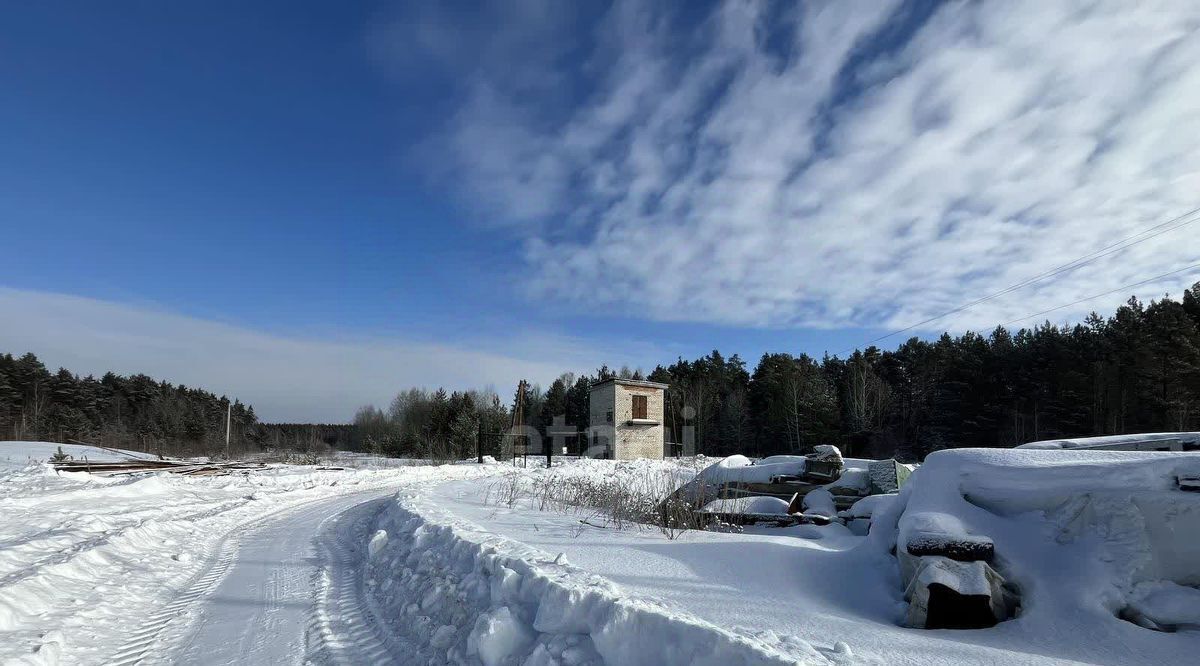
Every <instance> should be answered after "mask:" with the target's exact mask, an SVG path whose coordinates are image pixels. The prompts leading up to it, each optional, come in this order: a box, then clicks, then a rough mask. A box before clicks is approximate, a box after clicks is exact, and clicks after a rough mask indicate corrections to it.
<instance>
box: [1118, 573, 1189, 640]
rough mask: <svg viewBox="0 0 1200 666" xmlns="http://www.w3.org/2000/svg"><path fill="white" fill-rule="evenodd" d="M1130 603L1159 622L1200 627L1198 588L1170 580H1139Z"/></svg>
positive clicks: (1166, 624)
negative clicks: (1144, 581) (1150, 581)
mask: <svg viewBox="0 0 1200 666" xmlns="http://www.w3.org/2000/svg"><path fill="white" fill-rule="evenodd" d="M1129 605H1130V608H1131V610H1133V611H1134V612H1135V613H1137V614H1139V615H1141V616H1142V617H1144V618H1146V619H1148V620H1150V621H1151V622H1153V623H1155V624H1157V625H1159V626H1165V627H1187V628H1192V629H1200V589H1196V588H1194V587H1184V586H1182V585H1177V584H1175V583H1172V582H1170V581H1158V582H1152V583H1142V584H1140V585H1138V586H1137V588H1136V589H1135V590H1134V592H1133V595H1132V596H1131V599H1130V604H1129Z"/></svg>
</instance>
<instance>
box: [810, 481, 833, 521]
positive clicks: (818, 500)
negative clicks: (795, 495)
mask: <svg viewBox="0 0 1200 666" xmlns="http://www.w3.org/2000/svg"><path fill="white" fill-rule="evenodd" d="M803 504H804V513H805V515H810V514H811V515H816V516H822V517H824V518H832V517H834V516H836V515H837V508H836V507H834V505H833V493H831V492H829V491H828V490H825V489H824V488H817V489H816V490H814V491H812V492H810V493H808V494H807V495H805V496H804V501H803Z"/></svg>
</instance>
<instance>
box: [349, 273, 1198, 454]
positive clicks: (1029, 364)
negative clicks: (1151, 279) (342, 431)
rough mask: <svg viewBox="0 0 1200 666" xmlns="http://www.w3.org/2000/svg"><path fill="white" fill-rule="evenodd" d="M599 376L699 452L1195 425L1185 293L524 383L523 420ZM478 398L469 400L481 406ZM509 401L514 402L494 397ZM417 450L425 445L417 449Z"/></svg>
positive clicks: (999, 443) (912, 444) (531, 420)
mask: <svg viewBox="0 0 1200 666" xmlns="http://www.w3.org/2000/svg"><path fill="white" fill-rule="evenodd" d="M613 376H618V377H624V378H632V379H643V378H645V379H648V380H651V381H656V382H662V383H666V384H669V385H670V388H669V389H668V391H667V393H666V410H665V411H666V415H665V419H666V423H665V426H666V429H667V433H668V434H667V438H668V440H669V441H672V442H683V441H685V439H686V437H687V433H688V430H686V429H688V428H690V432H691V434H692V436H693V437H694V442H695V451H696V452H697V453H703V454H707V455H717V456H719V455H728V454H731V453H744V454H748V455H752V456H766V455H772V454H779V453H802V452H805V451H808V450H811V448H812V447H813V446H814V445H816V444H826V443H830V444H836V445H838V446H839V447H841V448H842V450H843V451H844V452H847V453H848V454H850V455H856V456H864V457H889V456H895V457H898V458H900V459H903V460H921V459H923V458H924V457H925V456H926V455H928V454H929V453H930V452H932V451H936V450H939V449H946V448H959V447H1011V446H1015V445H1018V444H1022V443H1025V442H1030V441H1036V440H1041V439H1054V438H1062V437H1086V436H1097V435H1111V434H1125V433H1137V432H1151V431H1174V430H1189V429H1191V430H1197V429H1200V283H1197V284H1196V285H1194V286H1193V287H1191V288H1190V289H1188V290H1186V291H1185V292H1184V293H1183V296H1182V298H1181V299H1180V300H1173V299H1171V298H1169V297H1164V298H1162V299H1160V300H1155V301H1152V302H1151V303H1150V304H1149V305H1146V304H1143V303H1142V302H1140V301H1138V300H1137V299H1136V298H1131V299H1130V300H1129V301H1128V302H1126V303H1125V304H1124V305H1122V306H1121V307H1119V308H1118V309H1117V310H1116V312H1115V313H1113V315H1111V316H1109V317H1107V318H1105V317H1101V316H1100V315H1098V314H1095V313H1093V314H1091V315H1090V316H1089V317H1087V318H1086V320H1085V321H1083V322H1082V323H1079V324H1076V325H1071V326H1056V325H1053V324H1051V323H1049V322H1045V323H1043V324H1040V325H1037V326H1034V327H1032V328H1021V329H1019V330H1017V331H1016V332H1012V331H1010V330H1008V329H1006V328H1004V327H997V328H996V329H995V330H993V331H992V332H991V333H990V334H987V335H980V334H978V333H975V332H967V333H964V334H962V335H959V336H952V335H950V334H943V335H941V336H940V337H938V338H937V339H934V340H922V339H920V338H916V337H913V338H910V339H909V340H907V341H906V342H904V343H903V344H901V345H899V346H898V347H897V348H896V349H894V350H890V351H884V350H880V349H879V348H877V347H868V348H867V349H865V350H860V351H856V352H854V353H853V354H851V355H850V356H849V357H848V358H840V357H837V356H828V355H826V356H824V357H823V358H821V359H816V358H813V357H811V356H808V355H806V354H799V355H792V354H787V353H766V354H763V355H762V357H761V358H759V360H758V363H757V364H756V365H755V367H754V368H753V369H752V370H751V369H749V368H748V367H747V364H746V362H745V361H744V360H743V359H742V358H740V357H739V356H738V355H736V354H735V355H733V356H729V357H726V356H724V355H722V354H721V353H720V352H719V351H716V350H714V351H713V352H712V353H711V354H708V355H706V356H703V357H701V358H698V359H695V360H685V359H682V358H681V359H678V360H676V361H675V362H674V363H672V364H670V365H667V366H662V365H660V366H657V367H655V368H654V370H653V371H651V372H649V373H648V374H646V375H644V376H643V374H642V372H641V371H638V370H630V369H629V368H622V369H621V370H618V371H615V372H614V371H612V370H610V369H609V368H608V367H607V366H603V367H601V368H600V369H599V370H597V371H596V372H595V373H594V374H591V375H575V374H572V373H564V374H563V375H562V376H560V377H559V378H557V379H555V380H554V381H553V382H552V383H551V384H550V386H549V387H548V388H546V389H545V390H542V389H541V388H540V387H537V386H534V388H533V390H532V391H531V392H530V394H529V396H528V398H527V400H526V408H525V417H524V422H525V423H526V424H529V425H532V426H534V427H535V428H537V429H539V430H541V431H543V432H545V430H546V429H547V428H548V427H550V426H553V425H566V426H569V427H573V428H576V429H579V430H582V429H584V428H586V427H587V426H588V425H589V424H588V414H589V411H588V387H589V386H590V385H591V384H592V383H593V382H596V381H599V380H602V379H607V378H610V377H613ZM481 396H482V397H481ZM507 404H509V405H511V404H513V401H512V400H509V401H508V403H507ZM510 422H511V414H510V412H508V411H507V410H506V405H505V404H502V403H501V402H500V399H499V397H498V396H496V394H495V393H494V392H485V393H477V392H467V393H451V394H447V393H446V392H445V391H444V390H441V389H439V390H438V391H435V392H432V393H431V392H427V391H421V390H411V391H409V392H406V393H402V394H401V395H400V396H398V397H397V399H396V401H395V402H394V403H393V405H392V407H391V409H390V410H389V411H387V412H385V411H383V410H378V409H375V408H373V407H369V408H364V410H362V411H360V412H359V415H358V417H357V418H356V420H355V423H356V424H357V425H358V426H359V429H360V430H362V431H363V432H370V433H371V435H370V437H371V439H372V441H375V442H387V443H388V444H387V445H386V446H384V448H385V449H386V450H388V451H396V452H398V453H400V454H409V455H411V454H414V453H417V452H419V451H422V450H428V449H429V448H430V447H433V446H443V447H445V448H446V450H447V453H448V454H453V455H456V456H458V457H469V456H470V455H472V454H473V451H474V449H473V447H474V442H475V439H474V437H475V436H476V435H475V433H476V432H477V431H479V430H481V429H484V430H491V429H500V428H501V427H503V426H506V425H507V424H508V423H510ZM422 447H424V448H422Z"/></svg>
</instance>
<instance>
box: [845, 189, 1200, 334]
mask: <svg viewBox="0 0 1200 666" xmlns="http://www.w3.org/2000/svg"><path fill="white" fill-rule="evenodd" d="M1196 213H1200V206H1197V207H1196V208H1193V209H1191V210H1189V211H1188V212H1186V213H1184V214H1182V215H1179V216H1177V217H1173V218H1171V219H1169V220H1167V221H1166V222H1162V223H1159V224H1156V225H1154V226H1152V227H1149V228H1147V229H1143V230H1142V231H1139V232H1138V233H1136V234H1133V235H1132V236H1127V237H1125V238H1123V239H1121V240H1119V241H1117V242H1115V243H1112V244H1111V245H1106V246H1104V247H1102V248H1100V249H1099V250H1096V251H1094V252H1091V253H1088V254H1085V255H1083V256H1082V257H1078V258H1076V259H1073V260H1072V261H1069V262H1067V263H1065V264H1062V265H1060V266H1056V267H1054V268H1051V269H1049V270H1047V271H1044V272H1042V273H1038V274H1037V275H1035V276H1033V277H1031V278H1028V279H1026V280H1023V281H1021V282H1018V283H1016V284H1013V285H1009V286H1008V287H1005V288H1004V289H1001V290H1000V291H997V292H994V293H991V294H988V295H987V296H983V297H981V298H978V299H975V300H973V301H971V302H970V303H966V304H964V305H960V306H958V307H956V308H954V309H953V310H947V311H946V312H943V313H941V314H939V315H936V316H933V317H930V318H928V319H925V320H923V321H919V322H917V323H915V324H911V325H909V326H905V327H904V328H900V329H897V330H895V331H892V332H890V333H887V334H886V335H881V336H879V337H877V338H874V339H872V340H868V341H867V342H865V343H863V344H861V345H858V346H855V347H850V348H849V349H845V350H843V351H842V352H840V353H841V354H845V353H847V352H851V351H853V350H855V349H858V348H860V347H865V346H869V345H873V344H875V343H876V342H879V341H880V340H886V339H887V338H890V337H892V336H894V335H899V334H901V333H904V332H906V331H911V330H913V329H914V328H918V327H920V326H924V325H925V324H929V323H932V322H935V321H937V320H939V319H942V318H943V317H948V316H950V315H952V314H957V313H959V312H962V311H963V310H966V309H968V308H972V307H974V306H976V305H979V304H980V303H984V302H987V301H990V300H992V299H994V298H998V297H1000V296H1004V295H1006V294H1011V293H1012V292H1014V291H1016V290H1018V289H1021V288H1023V287H1027V286H1029V285H1031V284H1033V283H1035V282H1040V281H1041V280H1044V279H1046V278H1048V277H1053V276H1055V275H1059V274H1062V273H1065V272H1067V271H1071V270H1074V269H1076V268H1079V267H1081V266H1085V265H1087V264H1089V263H1091V262H1093V261H1095V260H1097V259H1100V258H1102V257H1107V256H1109V255H1112V254H1116V253H1117V252H1120V251H1121V250H1125V249H1128V248H1130V247H1133V246H1134V245H1137V244H1138V243H1144V242H1145V241H1148V240H1150V239H1151V238H1155V237H1158V236H1161V235H1163V234H1165V233H1169V232H1172V231H1175V230H1176V229H1179V228H1182V227H1185V226H1187V225H1189V224H1192V223H1193V222H1196V221H1198V220H1200V216H1198V217H1192V216H1193V215H1195V214H1196ZM1189 217H1190V218H1191V219H1186V218H1189ZM1147 234H1149V235H1147ZM1139 236H1144V238H1138V237H1139ZM1134 239H1137V240H1134ZM1097 298H1099V297H1097ZM1063 307H1068V306H1063ZM1031 316H1036V315H1031ZM1018 321H1019V320H1018Z"/></svg>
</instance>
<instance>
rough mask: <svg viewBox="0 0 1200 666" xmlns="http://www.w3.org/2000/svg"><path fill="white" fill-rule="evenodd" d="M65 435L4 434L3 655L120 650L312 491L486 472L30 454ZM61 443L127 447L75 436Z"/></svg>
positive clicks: (81, 657)
mask: <svg viewBox="0 0 1200 666" xmlns="http://www.w3.org/2000/svg"><path fill="white" fill-rule="evenodd" d="M58 446H59V445H58V444H56V443H45V442H16V443H13V442H4V443H2V444H0V447H3V451H4V453H5V457H4V458H3V459H2V463H0V516H3V518H0V662H4V663H8V662H10V661H12V662H13V663H21V662H28V663H57V662H58V661H62V662H63V663H100V662H108V661H111V659H109V656H111V655H112V654H114V652H115V651H116V650H118V649H119V648H120V647H121V646H122V645H123V644H124V643H126V642H127V641H128V640H129V639H130V636H131V634H132V633H133V632H136V631H139V630H140V629H142V628H143V626H142V623H143V622H144V621H145V619H146V618H149V617H152V616H154V615H155V614H156V613H157V612H159V611H160V610H161V609H163V608H165V607H166V606H167V605H168V604H170V603H171V602H172V601H174V600H175V599H176V598H178V597H179V596H180V593H181V590H185V589H188V587H189V585H191V584H192V581H194V580H195V579H196V578H197V577H198V576H201V575H202V574H203V573H204V572H206V571H208V570H209V569H210V568H211V567H212V566H213V564H214V562H216V561H218V560H220V558H221V557H224V555H222V553H225V552H226V550H223V549H226V547H227V546H228V545H230V544H233V543H236V539H235V535H237V534H238V533H239V532H240V531H241V530H244V529H246V528H248V527H250V526H253V525H256V524H259V523H262V522H264V521H268V522H269V521H271V520H275V519H276V518H275V517H276V516H281V515H286V514H288V513H289V512H294V511H296V510H298V509H301V508H303V507H306V506H311V505H313V503H314V502H316V503H320V502H323V501H326V500H328V499H332V498H338V497H346V496H353V495H355V494H359V493H363V492H379V491H383V492H386V491H387V489H389V488H396V487H397V486H399V485H402V484H410V483H414V482H416V481H419V480H425V479H429V478H438V479H441V480H445V479H447V478H466V477H469V476H478V474H479V473H481V472H480V471H479V467H478V466H475V467H465V466H464V467H454V466H448V467H438V468H432V467H408V468H403V469H385V470H345V471H314V470H313V468H311V467H290V466H275V467H271V468H267V469H265V470H256V471H254V472H253V473H251V474H246V475H232V476H223V477H188V476H180V475H172V474H167V473H165V472H160V473H151V474H143V475H135V476H122V477H100V476H94V475H90V474H86V473H70V474H65V473H64V474H58V473H55V472H54V471H53V470H52V469H50V468H49V467H48V466H47V465H45V464H44V463H33V464H30V463H29V462H28V461H29V460H31V459H32V460H39V459H40V460H44V459H46V458H48V457H49V455H52V454H53V453H54V452H56V451H57V449H58ZM63 451H64V452H66V453H69V454H71V455H83V454H86V455H87V456H88V458H89V459H98V460H99V459H104V456H106V455H107V456H116V457H117V458H118V459H119V457H120V456H121V454H119V453H118V454H114V453H111V452H108V453H106V452H104V451H103V450H100V449H91V448H90V447H81V446H78V445H67V444H64V445H63ZM310 539H311V535H309V536H307V537H305V539H304V541H305V542H307V541H309V540H310ZM268 552H269V551H268Z"/></svg>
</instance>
